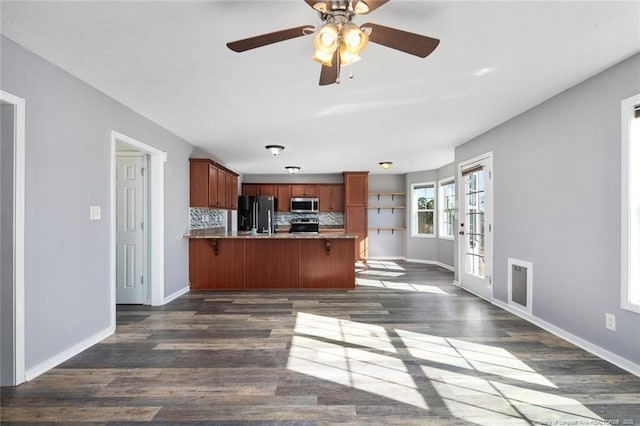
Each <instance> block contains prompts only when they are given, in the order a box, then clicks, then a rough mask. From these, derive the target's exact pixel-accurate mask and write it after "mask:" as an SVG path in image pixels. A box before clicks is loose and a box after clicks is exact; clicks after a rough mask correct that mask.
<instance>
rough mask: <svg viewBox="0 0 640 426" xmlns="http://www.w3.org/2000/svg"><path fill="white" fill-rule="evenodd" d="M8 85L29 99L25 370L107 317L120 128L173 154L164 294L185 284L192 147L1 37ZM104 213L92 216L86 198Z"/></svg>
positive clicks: (103, 325)
mask: <svg viewBox="0 0 640 426" xmlns="http://www.w3.org/2000/svg"><path fill="white" fill-rule="evenodd" d="M0 43H1V46H0V47H1V49H0V52H1V55H2V56H1V57H0V59H1V60H0V64H1V67H2V68H1V73H2V81H1V85H2V89H3V90H6V91H8V92H10V93H13V94H15V95H16V96H20V97H22V98H24V99H25V100H26V114H27V119H26V137H27V140H26V171H25V173H26V176H25V179H26V182H25V185H26V199H25V209H26V217H25V221H26V224H25V225H26V226H25V227H26V230H25V232H26V235H25V248H26V253H25V263H26V265H25V269H26V271H25V280H26V282H25V299H26V306H25V322H26V330H25V338H26V342H25V344H26V348H25V349H26V369H27V371H29V369H30V368H33V367H34V366H37V365H38V364H39V363H41V362H43V361H46V360H48V359H50V358H52V357H54V356H56V355H58V354H60V353H61V352H63V351H64V350H67V349H69V348H71V347H73V346H74V345H77V344H78V343H80V342H82V341H84V340H85V339H89V338H91V337H92V336H95V335H96V334H97V333H99V332H101V331H104V330H105V329H107V327H108V326H109V321H110V315H109V313H110V309H111V307H110V305H109V299H110V294H111V283H110V282H109V274H110V265H109V257H110V254H111V253H110V244H109V243H110V229H109V224H110V211H111V206H110V187H111V181H110V156H111V152H110V138H111V131H112V130H116V131H118V132H120V133H123V134H125V135H127V136H130V137H132V138H134V139H137V140H139V141H141V142H144V143H146V144H148V145H151V146H154V147H156V148H158V149H161V150H164V151H166V152H167V153H168V160H167V162H166V164H165V194H164V197H165V199H164V202H165V254H166V257H165V295H169V294H171V293H173V292H175V291H177V290H178V289H181V288H183V287H185V286H187V285H188V244H187V241H186V240H184V239H183V238H182V235H183V233H184V232H185V230H186V229H187V227H188V223H189V218H188V205H189V189H188V188H189V168H188V167H189V166H188V165H189V163H188V158H189V155H190V154H191V152H192V150H193V147H192V146H191V145H190V144H188V143H186V142H185V141H183V140H182V139H180V138H178V137H177V136H175V135H173V134H171V133H169V132H168V131H166V130H165V129H163V128H161V127H159V126H158V125H156V124H154V123H152V122H151V121H149V120H147V119H145V118H144V117H142V116H140V115H139V114H137V113H135V112H133V111H132V110H130V109H128V108H126V107H125V106H123V105H122V104H120V103H118V102H116V101H115V100H113V99H111V98H109V97H107V96H105V95H104V94H102V93H101V92H99V91H97V90H96V89H94V88H92V87H90V86H88V85H86V84H85V83H83V82H82V81H80V80H78V79H77V78H75V77H73V76H71V75H70V74H68V73H66V72H65V71H62V70H61V69H59V68H57V67H56V66H54V65H52V64H51V63H49V62H47V61H45V60H43V59H42V58H40V57H39V56H36V55H35V54H33V53H31V52H29V51H27V50H25V49H23V48H22V47H20V46H18V45H17V44H15V43H14V42H13V41H11V40H9V39H7V38H4V37H2V38H1V39H0ZM91 205H97V206H102V220H99V221H89V206H91Z"/></svg>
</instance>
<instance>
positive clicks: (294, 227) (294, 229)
mask: <svg viewBox="0 0 640 426" xmlns="http://www.w3.org/2000/svg"><path fill="white" fill-rule="evenodd" d="M319 231H320V226H319V222H318V219H316V218H297V219H291V229H290V230H289V232H291V233H292V234H317V233H319Z"/></svg>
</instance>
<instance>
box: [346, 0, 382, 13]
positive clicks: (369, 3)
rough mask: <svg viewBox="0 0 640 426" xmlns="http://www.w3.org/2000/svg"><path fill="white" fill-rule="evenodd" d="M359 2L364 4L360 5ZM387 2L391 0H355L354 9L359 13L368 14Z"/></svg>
mask: <svg viewBox="0 0 640 426" xmlns="http://www.w3.org/2000/svg"><path fill="white" fill-rule="evenodd" d="M358 3H363V4H364V5H360V6H358ZM386 3H389V0H354V2H353V9H354V11H355V12H356V14H357V15H366V14H367V13H371V12H373V11H374V10H376V9H377V8H379V7H380V6H384V5H385V4H386Z"/></svg>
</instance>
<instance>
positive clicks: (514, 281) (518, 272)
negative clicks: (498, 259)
mask: <svg viewBox="0 0 640 426" xmlns="http://www.w3.org/2000/svg"><path fill="white" fill-rule="evenodd" d="M507 263H508V267H509V271H508V278H507V279H508V282H509V292H508V293H509V294H508V297H509V300H508V303H509V305H510V306H512V307H513V308H516V309H518V310H520V311H523V312H525V313H527V314H529V315H532V312H533V310H532V306H531V299H532V295H533V265H532V264H531V262H525V261H524V260H518V259H512V258H508V259H507Z"/></svg>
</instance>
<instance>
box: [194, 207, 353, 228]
mask: <svg viewBox="0 0 640 426" xmlns="http://www.w3.org/2000/svg"><path fill="white" fill-rule="evenodd" d="M228 214H231V212H229V211H227V210H216V209H207V208H202V207H190V208H189V229H203V228H226V227H227V223H228V222H227V220H228V219H227V215H228ZM301 218H317V219H318V221H319V223H320V225H332V226H339V225H343V224H344V215H343V213H342V212H321V213H317V214H315V213H314V214H310V213H288V212H277V213H276V226H289V225H290V224H291V219H301ZM233 220H236V219H235V218H233Z"/></svg>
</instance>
